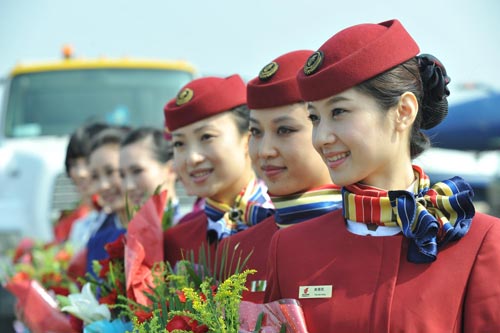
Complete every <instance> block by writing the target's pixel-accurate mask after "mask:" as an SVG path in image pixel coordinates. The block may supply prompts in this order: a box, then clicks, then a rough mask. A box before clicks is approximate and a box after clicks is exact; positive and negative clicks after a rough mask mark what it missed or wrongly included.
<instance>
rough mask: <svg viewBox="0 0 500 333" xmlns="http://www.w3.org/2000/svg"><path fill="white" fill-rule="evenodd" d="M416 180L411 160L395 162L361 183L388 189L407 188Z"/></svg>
mask: <svg viewBox="0 0 500 333" xmlns="http://www.w3.org/2000/svg"><path fill="white" fill-rule="evenodd" d="M414 180H415V176H414V174H413V167H412V164H411V160H408V161H402V162H400V163H394V164H392V165H391V166H390V167H388V168H386V170H385V172H382V173H379V174H378V175H377V176H376V177H373V178H370V177H368V178H367V179H365V180H363V181H361V182H360V183H363V184H366V185H370V186H373V187H377V188H380V189H383V190H387V191H395V190H406V189H407V188H408V187H409V186H410V185H411V184H412V183H413V181H414Z"/></svg>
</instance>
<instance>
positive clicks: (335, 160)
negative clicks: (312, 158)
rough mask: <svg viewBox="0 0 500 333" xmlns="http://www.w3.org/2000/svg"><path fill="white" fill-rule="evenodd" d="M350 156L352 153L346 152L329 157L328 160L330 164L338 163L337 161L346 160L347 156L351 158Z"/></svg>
mask: <svg viewBox="0 0 500 333" xmlns="http://www.w3.org/2000/svg"><path fill="white" fill-rule="evenodd" d="M350 155H351V152H350V151H348V152H345V153H342V154H337V155H334V156H331V157H328V158H326V160H327V161H328V162H337V161H339V160H341V159H344V158H346V157H347V156H350Z"/></svg>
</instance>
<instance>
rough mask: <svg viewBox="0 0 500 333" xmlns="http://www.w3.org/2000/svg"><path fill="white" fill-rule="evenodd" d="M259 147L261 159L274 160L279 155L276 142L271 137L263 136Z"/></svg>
mask: <svg viewBox="0 0 500 333" xmlns="http://www.w3.org/2000/svg"><path fill="white" fill-rule="evenodd" d="M257 145H258V152H259V157H260V158H272V157H276V156H277V155H278V150H277V149H276V145H275V142H274V141H273V139H272V138H271V136H270V135H265V134H264V135H262V137H261V138H260V140H259V142H258V143H257Z"/></svg>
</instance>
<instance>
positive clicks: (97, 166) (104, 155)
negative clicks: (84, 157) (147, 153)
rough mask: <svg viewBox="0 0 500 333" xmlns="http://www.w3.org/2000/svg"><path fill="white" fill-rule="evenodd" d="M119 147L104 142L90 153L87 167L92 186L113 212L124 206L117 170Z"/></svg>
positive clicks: (106, 206) (105, 205)
mask: <svg viewBox="0 0 500 333" xmlns="http://www.w3.org/2000/svg"><path fill="white" fill-rule="evenodd" d="M119 155H120V147H119V145H118V144H106V145H103V146H101V147H99V148H97V149H96V150H94V151H93V152H92V153H91V154H90V158H89V168H90V174H91V177H92V182H93V184H94V188H95V190H96V192H97V194H99V197H100V198H101V200H102V205H103V206H104V207H105V208H108V209H110V210H111V211H113V212H116V211H119V210H121V209H123V208H124V207H125V200H124V196H123V192H122V187H121V178H120V172H119V161H120V156H119Z"/></svg>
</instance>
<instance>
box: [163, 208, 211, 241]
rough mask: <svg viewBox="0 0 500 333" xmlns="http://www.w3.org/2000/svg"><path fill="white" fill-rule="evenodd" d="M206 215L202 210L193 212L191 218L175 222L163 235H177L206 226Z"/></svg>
mask: <svg viewBox="0 0 500 333" xmlns="http://www.w3.org/2000/svg"><path fill="white" fill-rule="evenodd" d="M207 221H208V220H207V215H206V214H205V213H204V212H203V211H202V212H201V213H197V214H193V216H191V218H189V219H186V220H185V221H184V222H182V223H180V224H177V225H175V226H173V227H171V228H169V229H167V230H166V231H165V233H164V234H165V236H166V237H168V236H171V235H177V234H179V233H186V232H188V231H189V232H193V231H194V230H200V229H205V230H206V228H207Z"/></svg>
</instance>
